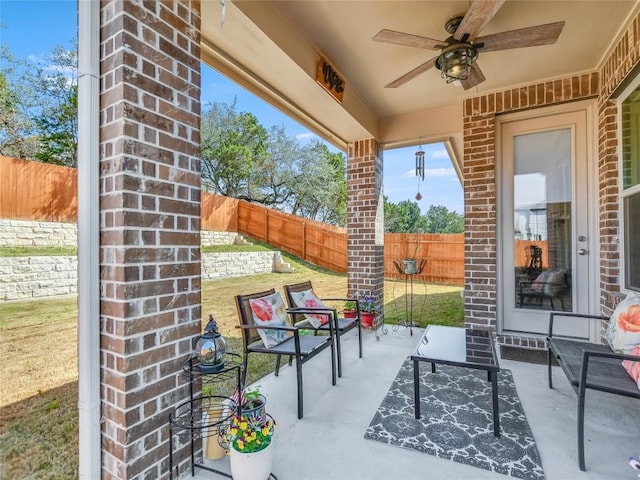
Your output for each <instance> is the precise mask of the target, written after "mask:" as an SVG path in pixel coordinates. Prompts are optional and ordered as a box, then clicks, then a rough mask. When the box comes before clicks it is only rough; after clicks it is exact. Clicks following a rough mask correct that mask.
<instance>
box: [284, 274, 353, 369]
mask: <svg viewBox="0 0 640 480" xmlns="http://www.w3.org/2000/svg"><path fill="white" fill-rule="evenodd" d="M283 288H284V291H285V295H286V297H287V303H288V305H289V312H291V313H294V314H297V315H296V316H297V317H298V318H299V320H298V321H299V322H305V323H306V324H307V325H308V326H307V327H305V328H311V329H313V330H316V334H317V333H318V332H327V331H330V330H333V332H334V334H335V339H336V340H335V341H336V349H337V351H338V377H342V349H341V345H340V337H341V336H342V335H344V334H345V333H347V332H349V331H351V330H352V329H354V328H356V327H357V328H358V354H359V358H362V321H361V320H360V302H359V301H358V300H357V299H355V298H320V300H322V301H323V302H324V301H327V302H330V301H341V302H346V301H353V302H355V304H356V318H343V317H339V316H338V312H337V310H336V309H335V308H327V309H323V308H307V307H304V308H302V307H297V306H296V304H295V302H294V301H293V296H292V293H293V292H302V291H304V290H309V289H311V288H312V285H311V282H310V281H306V282H300V283H294V284H291V285H284V287H283ZM304 313H312V314H318V313H326V314H327V315H328V316H329V322H327V323H326V324H323V325H320V326H319V327H318V328H314V327H313V326H312V325H311V323H310V322H309V321H308V320H306V319H304V317H300V314H304ZM332 321H333V327H332V326H331V322H332Z"/></svg>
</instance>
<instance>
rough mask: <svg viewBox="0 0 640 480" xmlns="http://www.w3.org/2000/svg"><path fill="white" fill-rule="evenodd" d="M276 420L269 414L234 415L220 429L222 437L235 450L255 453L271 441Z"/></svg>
mask: <svg viewBox="0 0 640 480" xmlns="http://www.w3.org/2000/svg"><path fill="white" fill-rule="evenodd" d="M275 426H276V422H274V420H273V418H271V416H269V415H266V414H265V415H255V414H254V415H251V416H250V417H245V416H244V415H242V416H238V415H235V416H233V417H232V418H231V423H230V424H229V426H228V427H225V428H224V429H223V430H222V436H223V438H224V439H225V440H226V441H227V442H228V443H229V445H230V446H232V447H233V448H234V449H235V450H236V451H238V452H242V453H255V452H259V451H261V450H264V449H265V448H267V447H268V446H269V444H270V443H271V439H272V438H273V433H274V430H275Z"/></svg>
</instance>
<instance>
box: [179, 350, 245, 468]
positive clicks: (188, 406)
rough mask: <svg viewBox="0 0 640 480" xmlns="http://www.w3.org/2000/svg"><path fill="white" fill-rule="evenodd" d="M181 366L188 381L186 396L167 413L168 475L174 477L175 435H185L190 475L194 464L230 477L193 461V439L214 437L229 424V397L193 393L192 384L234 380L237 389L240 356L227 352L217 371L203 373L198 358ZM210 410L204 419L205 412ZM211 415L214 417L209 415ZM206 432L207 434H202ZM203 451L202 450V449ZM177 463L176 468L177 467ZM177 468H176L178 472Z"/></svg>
mask: <svg viewBox="0 0 640 480" xmlns="http://www.w3.org/2000/svg"><path fill="white" fill-rule="evenodd" d="M182 369H183V370H184V373H185V375H186V376H187V378H188V381H189V399H188V400H186V401H184V402H182V403H181V404H179V405H178V406H177V407H176V408H175V409H174V411H173V413H171V415H170V416H169V478H170V479H173V475H174V472H173V467H174V465H173V448H174V436H176V437H180V438H188V439H189V442H190V448H191V476H195V470H196V468H201V469H203V470H208V471H210V472H213V473H216V474H218V475H220V476H223V477H226V478H231V475H230V474H228V473H226V472H223V471H220V470H217V469H215V468H212V467H208V466H206V465H204V464H203V463H196V458H195V452H196V441H197V440H198V439H202V438H206V437H212V438H213V437H216V436H217V435H218V432H219V431H220V429H221V428H222V427H224V425H226V424H228V423H229V422H230V420H231V417H232V416H233V415H234V414H235V413H236V412H235V411H232V410H231V409H230V408H229V407H228V406H229V404H230V402H231V398H230V397H227V396H219V395H206V396H197V397H195V396H194V388H193V387H194V384H198V383H201V384H202V385H203V386H204V385H218V386H220V387H221V386H222V383H223V382H228V381H233V380H234V379H235V384H234V385H233V388H234V389H235V388H238V389H240V387H241V378H242V376H241V373H242V357H241V356H240V355H238V354H235V353H227V354H226V357H225V366H224V367H223V368H222V369H221V370H220V371H218V372H214V373H202V372H201V371H200V368H199V366H198V359H197V358H193V357H192V358H190V359H189V360H187V361H186V362H185V363H184V365H183V367H182ZM207 411H209V412H211V414H212V415H211V417H209V419H207V417H206V415H205V412H207ZM211 418H213V420H212V419H211ZM205 432H206V435H205ZM203 454H204V453H203ZM177 468H178V467H177V465H176V469H177ZM177 473H178V472H176V475H177Z"/></svg>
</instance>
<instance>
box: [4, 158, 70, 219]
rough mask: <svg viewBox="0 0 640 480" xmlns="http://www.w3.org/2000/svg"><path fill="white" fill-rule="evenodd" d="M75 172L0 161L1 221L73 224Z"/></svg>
mask: <svg viewBox="0 0 640 480" xmlns="http://www.w3.org/2000/svg"><path fill="white" fill-rule="evenodd" d="M77 183H78V173H77V170H76V169H75V168H69V167H61V166H59V165H51V164H47V163H40V162H33V161H29V160H20V159H18V158H10V157H0V218H5V219H11V220H18V219H20V220H40V221H48V222H75V221H76V219H77V217H78V193H77Z"/></svg>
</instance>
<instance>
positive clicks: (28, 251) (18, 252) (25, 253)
mask: <svg viewBox="0 0 640 480" xmlns="http://www.w3.org/2000/svg"><path fill="white" fill-rule="evenodd" d="M77 254H78V249H77V248H74V247H0V257H44V256H49V257H59V256H71V257H75V256H76V255H77Z"/></svg>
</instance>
